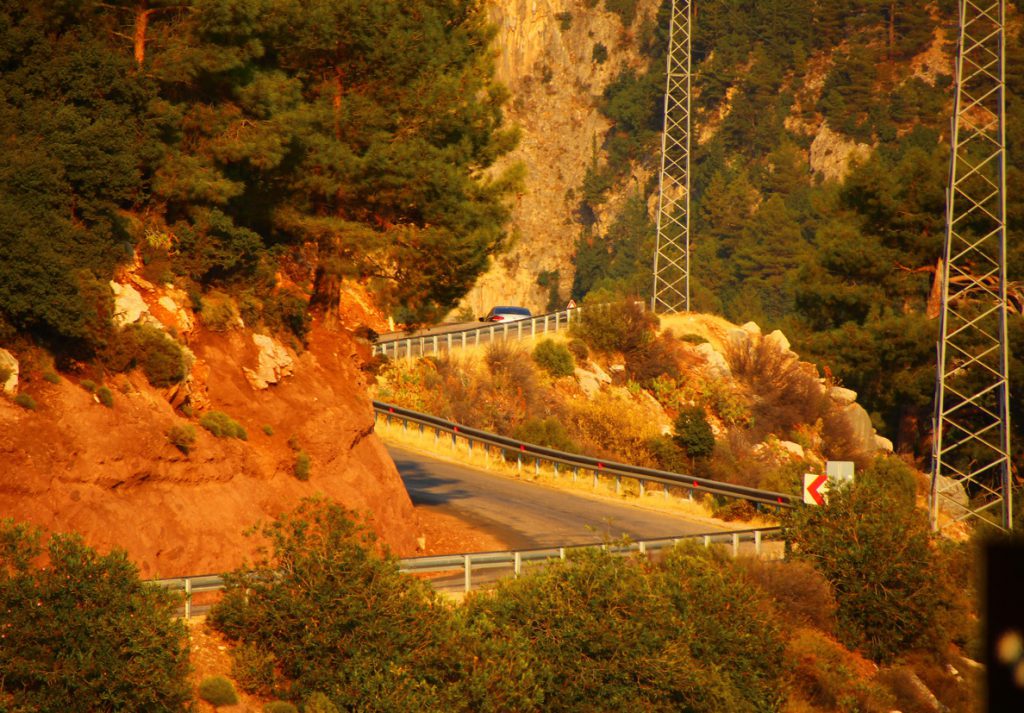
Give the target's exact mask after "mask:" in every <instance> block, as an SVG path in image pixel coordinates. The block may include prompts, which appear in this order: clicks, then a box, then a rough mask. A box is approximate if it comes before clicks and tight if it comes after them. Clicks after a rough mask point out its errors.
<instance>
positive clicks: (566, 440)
mask: <svg viewBox="0 0 1024 713" xmlns="http://www.w3.org/2000/svg"><path fill="white" fill-rule="evenodd" d="M512 437H513V438H515V439H516V440H517V441H524V442H526V443H533V444H535V445H538V446H545V447H547V448H554V449H556V450H559V451H565V452H566V453H578V452H579V446H578V445H576V444H575V443H574V442H573V440H572V438H570V437H569V433H568V432H567V431H566V429H565V424H563V423H562V421H561V419H558V418H554V417H549V418H531V419H529V420H527V421H524V422H523V423H521V424H519V425H518V426H516V428H515V430H514V431H512Z"/></svg>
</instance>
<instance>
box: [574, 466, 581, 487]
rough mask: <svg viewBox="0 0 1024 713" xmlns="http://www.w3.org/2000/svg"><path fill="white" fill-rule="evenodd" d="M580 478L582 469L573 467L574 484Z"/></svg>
mask: <svg viewBox="0 0 1024 713" xmlns="http://www.w3.org/2000/svg"><path fill="white" fill-rule="evenodd" d="M579 476H580V469H579V468H577V467H576V466H573V467H572V482H574V483H575V482H576V480H577V479H578V478H579Z"/></svg>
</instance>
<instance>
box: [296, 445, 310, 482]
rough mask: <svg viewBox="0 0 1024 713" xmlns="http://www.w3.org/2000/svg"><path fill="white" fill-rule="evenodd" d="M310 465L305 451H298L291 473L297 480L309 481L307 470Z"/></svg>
mask: <svg viewBox="0 0 1024 713" xmlns="http://www.w3.org/2000/svg"><path fill="white" fill-rule="evenodd" d="M311 465H312V461H311V460H310V458H309V454H308V453H306V451H299V452H298V454H297V455H296V456H295V465H294V467H293V468H292V472H293V473H294V474H295V477H296V478H297V479H299V480H309V469H310V466H311Z"/></svg>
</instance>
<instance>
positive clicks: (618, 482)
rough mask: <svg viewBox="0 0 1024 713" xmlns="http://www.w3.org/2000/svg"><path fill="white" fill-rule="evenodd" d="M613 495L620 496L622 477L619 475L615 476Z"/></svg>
mask: <svg viewBox="0 0 1024 713" xmlns="http://www.w3.org/2000/svg"><path fill="white" fill-rule="evenodd" d="M615 494H616V495H622V476H621V475H616V476H615Z"/></svg>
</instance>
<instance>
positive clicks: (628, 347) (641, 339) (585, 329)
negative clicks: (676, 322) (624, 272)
mask: <svg viewBox="0 0 1024 713" xmlns="http://www.w3.org/2000/svg"><path fill="white" fill-rule="evenodd" d="M657 325H658V318H657V316H655V315H654V314H652V313H650V312H647V311H646V310H645V309H644V306H643V304H637V303H636V302H633V301H627V302H619V303H615V304H609V305H591V304H588V305H587V306H586V307H585V308H584V309H583V310H582V311H581V312H580V318H579V320H577V321H576V322H574V323H573V325H572V328H571V329H570V334H572V335H573V336H574V337H578V338H579V339H582V340H583V341H584V342H586V343H587V345H588V346H589V347H590V348H591V349H593V350H594V351H598V352H605V353H608V352H622V353H629V352H632V351H635V350H636V349H639V348H640V347H643V346H645V345H646V344H649V343H650V342H651V341H653V339H654V330H655V328H656V327H657Z"/></svg>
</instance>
